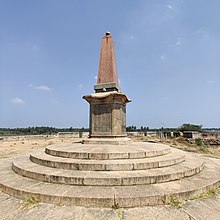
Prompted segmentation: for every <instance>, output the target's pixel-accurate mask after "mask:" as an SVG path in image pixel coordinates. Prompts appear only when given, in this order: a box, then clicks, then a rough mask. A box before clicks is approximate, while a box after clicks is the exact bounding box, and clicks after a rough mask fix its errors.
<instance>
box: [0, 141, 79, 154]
mask: <svg viewBox="0 0 220 220" xmlns="http://www.w3.org/2000/svg"><path fill="white" fill-rule="evenodd" d="M77 140H80V139H79V138H57V137H54V138H51V137H48V138H44V139H36V140H22V141H0V158H7V157H12V156H16V155H19V154H23V153H28V152H30V151H31V150H34V149H38V148H44V147H46V146H47V145H51V144H61V143H64V142H73V141H77Z"/></svg>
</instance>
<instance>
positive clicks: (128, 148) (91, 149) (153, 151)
mask: <svg viewBox="0 0 220 220" xmlns="http://www.w3.org/2000/svg"><path fill="white" fill-rule="evenodd" d="M45 152H46V153H47V154H49V155H52V156H57V157H65V158H73V159H92V160H109V159H111V160H113V159H139V158H146V157H156V156H161V155H165V154H168V153H170V152H171V148H170V147H169V146H168V145H164V144H155V143H146V142H132V143H130V144H128V145H121V146H118V145H91V144H80V143H67V144H57V145H49V146H47V147H46V148H45Z"/></svg>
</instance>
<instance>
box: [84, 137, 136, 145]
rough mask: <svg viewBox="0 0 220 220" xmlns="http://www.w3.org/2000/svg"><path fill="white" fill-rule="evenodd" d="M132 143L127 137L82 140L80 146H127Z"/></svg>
mask: <svg viewBox="0 0 220 220" xmlns="http://www.w3.org/2000/svg"><path fill="white" fill-rule="evenodd" d="M130 143H132V140H131V139H130V138H128V137H115V138H113V137H101V138H100V137H98V138H97V137H96V138H95V137H94V138H88V139H84V140H82V144H97V145H99V144H100V145H127V144H130Z"/></svg>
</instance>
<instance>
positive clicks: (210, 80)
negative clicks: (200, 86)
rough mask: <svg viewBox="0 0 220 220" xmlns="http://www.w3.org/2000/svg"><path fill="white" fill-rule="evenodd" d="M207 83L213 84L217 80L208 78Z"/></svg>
mask: <svg viewBox="0 0 220 220" xmlns="http://www.w3.org/2000/svg"><path fill="white" fill-rule="evenodd" d="M206 83H207V84H210V85H212V84H214V83H215V80H212V79H208V80H206Z"/></svg>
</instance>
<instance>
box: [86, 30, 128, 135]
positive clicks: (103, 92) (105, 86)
mask: <svg viewBox="0 0 220 220" xmlns="http://www.w3.org/2000/svg"><path fill="white" fill-rule="evenodd" d="M94 90H95V93H93V94H90V95H86V96H84V97H83V98H84V99H85V100H86V101H87V102H88V103H89V104H90V135H89V137H90V138H120V137H126V104H127V103H128V102H130V100H129V99H128V98H127V96H126V95H125V94H123V93H122V92H121V90H120V88H119V83H118V73H117V67H116V57H115V47H114V41H113V38H112V36H111V34H110V32H107V33H106V34H105V36H104V37H103V38H102V46H101V52H100V62H99V70H98V77H97V84H96V85H95V86H94Z"/></svg>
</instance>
